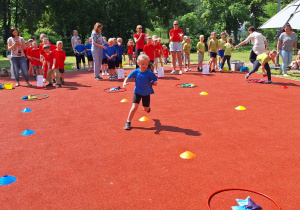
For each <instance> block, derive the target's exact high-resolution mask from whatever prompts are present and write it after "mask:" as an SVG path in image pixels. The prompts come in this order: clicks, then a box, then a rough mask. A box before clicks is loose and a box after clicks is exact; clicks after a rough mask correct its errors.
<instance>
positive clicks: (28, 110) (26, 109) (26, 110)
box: [22, 108, 32, 113]
mask: <svg viewBox="0 0 300 210" xmlns="http://www.w3.org/2000/svg"><path fill="white" fill-rule="evenodd" d="M22 112H23V113H26V112H32V110H31V109H29V108H25V109H23V110H22Z"/></svg>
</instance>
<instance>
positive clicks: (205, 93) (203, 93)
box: [200, 91, 208, 96]
mask: <svg viewBox="0 0 300 210" xmlns="http://www.w3.org/2000/svg"><path fill="white" fill-rule="evenodd" d="M200 95H202V96H206V95H208V93H207V92H204V91H203V92H201V93H200Z"/></svg>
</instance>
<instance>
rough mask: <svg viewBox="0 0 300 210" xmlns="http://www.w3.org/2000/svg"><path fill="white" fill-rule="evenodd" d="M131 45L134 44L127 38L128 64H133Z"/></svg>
mask: <svg viewBox="0 0 300 210" xmlns="http://www.w3.org/2000/svg"><path fill="white" fill-rule="evenodd" d="M133 46H134V44H133V41H132V39H129V40H128V43H127V55H128V60H129V66H133Z"/></svg>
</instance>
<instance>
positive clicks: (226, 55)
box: [221, 38, 234, 72]
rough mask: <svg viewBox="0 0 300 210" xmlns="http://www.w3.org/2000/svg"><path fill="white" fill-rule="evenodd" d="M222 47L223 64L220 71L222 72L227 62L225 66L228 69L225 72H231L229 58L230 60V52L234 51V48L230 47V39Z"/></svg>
mask: <svg viewBox="0 0 300 210" xmlns="http://www.w3.org/2000/svg"><path fill="white" fill-rule="evenodd" d="M224 47H225V52H224V58H223V62H222V64H221V71H224V70H223V68H224V65H225V62H226V60H227V64H228V68H229V70H228V71H227V72H231V66H230V58H231V52H232V51H233V50H234V46H233V45H232V38H229V39H228V43H226V44H224Z"/></svg>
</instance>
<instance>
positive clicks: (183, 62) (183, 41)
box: [181, 36, 188, 68]
mask: <svg viewBox="0 0 300 210" xmlns="http://www.w3.org/2000/svg"><path fill="white" fill-rule="evenodd" d="M187 38H188V36H183V40H182V42H181V43H182V47H183V46H184V45H185V43H186V39H187ZM181 60H182V64H185V59H184V54H183V51H182V52H181ZM184 68H186V66H184Z"/></svg>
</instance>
